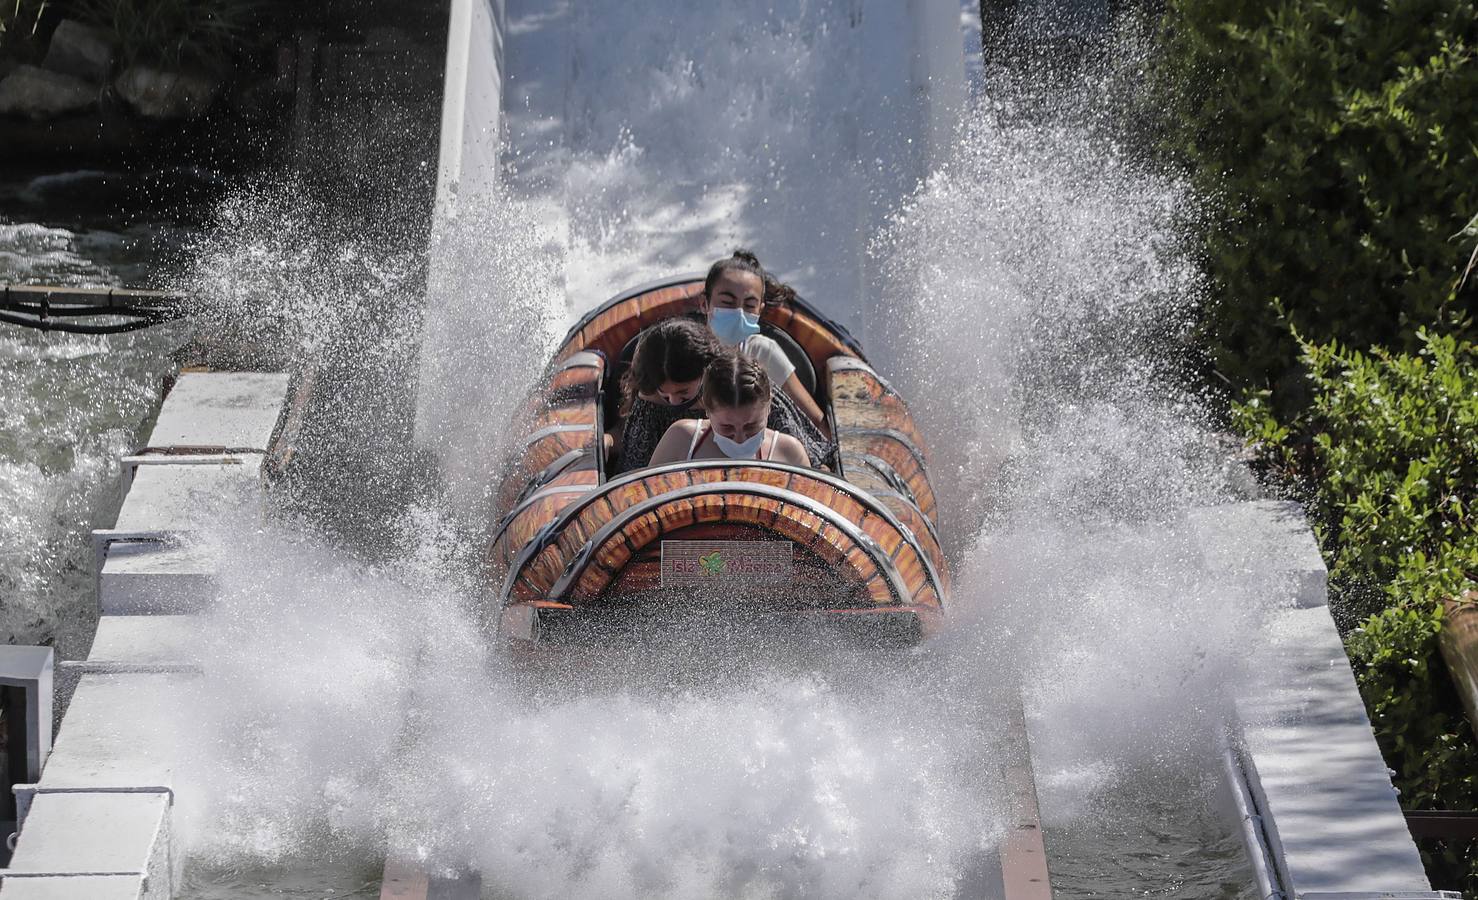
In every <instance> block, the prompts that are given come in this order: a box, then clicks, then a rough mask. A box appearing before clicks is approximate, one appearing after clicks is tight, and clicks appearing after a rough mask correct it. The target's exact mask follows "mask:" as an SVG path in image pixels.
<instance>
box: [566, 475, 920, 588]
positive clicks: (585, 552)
mask: <svg viewBox="0 0 1478 900" xmlns="http://www.w3.org/2000/svg"><path fill="white" fill-rule="evenodd" d="M705 494H726V495H733V494H743V495H747V496H751V497H764V498H766V499H769V500H778V501H780V502H781V503H786V504H789V505H790V506H797V507H800V508H802V509H804V510H806V511H807V512H810V513H811V514H813V515H815V516H816V517H817V518H819V519H821V520H822V521H823V522H826V523H827V524H828V525H831V526H832V527H833V528H835V529H837V530H838V531H840V532H842V533H843V534H845V535H846V536H847V537H848V539H850V540H851V541H852V542H853V543H854V544H856V545H857V546H859V547H861V548H862V550H863V552H864V553H866V554H867V555H868V558H869V559H871V560H872V561H873V564H874V565H876V566H877V567H878V571H880V572H882V573H883V577H884V578H885V579H886V580H887V583H888V592H889V593H890V594H891V595H892V597H893V602H894V603H895V604H900V605H901V604H904V603H907V602H908V601H909V600H910V599H911V597H910V595H909V593H908V587H907V586H906V585H905V584H904V583H903V576H901V575H899V574H898V567H897V566H895V565H893V560H892V559H891V558H890V557H889V556H888V554H886V553H884V552H883V548H882V547H880V546H878V544H877V542H876V541H874V540H873V539H872V538H870V537H868V536H867V535H866V534H864V533H863V531H862V529H861V528H858V527H857V526H856V525H855V524H853V523H852V522H851V521H850V520H849V519H847V518H846V517H845V516H843V515H842V514H841V513H839V512H837V511H836V510H834V509H832V508H831V507H829V506H827V505H826V504H824V503H822V502H820V501H819V500H816V499H815V498H812V497H808V496H806V495H805V494H798V493H796V492H795V491H787V490H785V489H783V488H777V487H775V486H773V485H768V484H756V483H755V482H752V481H712V482H709V483H707V484H701V485H692V486H690V487H685V488H682V489H680V490H676V491H668V492H667V493H665V494H658V495H657V496H656V497H652V498H650V499H648V500H645V501H643V502H641V503H638V504H636V505H635V506H632V507H630V508H629V509H626V510H624V511H622V513H621V514H620V515H617V516H614V517H612V518H611V520H610V521H609V522H607V523H606V524H604V525H602V526H601V527H600V529H599V530H598V531H596V532H595V534H594V535H593V536H591V538H590V540H589V541H587V542H586V543H585V546H583V547H581V548H580V550H579V552H577V553H576V554H575V555H574V556H573V557H571V558H570V563H569V565H568V566H566V567H565V571H564V574H563V575H561V576H560V577H559V580H558V581H556V582H555V583H554V587H552V588H551V589H550V591H549V595H550V596H551V597H563V596H565V595H567V594H568V593H569V592H570V588H571V586H572V585H574V584H575V582H576V581H577V580H578V579H579V578H580V576H581V575H582V574H583V573H584V572H585V567H586V566H588V565H589V564H590V561H591V559H593V558H594V557H595V554H596V552H597V551H599V550H600V549H601V548H602V547H604V546H605V545H606V544H607V543H608V542H610V541H611V540H612V539H614V538H616V537H618V536H620V535H622V534H623V533H624V530H625V528H626V526H627V525H628V524H630V523H631V522H632V521H633V520H635V519H639V518H641V517H642V516H644V515H647V514H648V513H651V512H654V511H656V510H658V509H661V508H662V507H664V506H667V505H668V504H671V503H677V502H679V501H682V500H691V499H693V498H695V497H701V496H704V495H705ZM915 552H917V551H915ZM919 556H920V558H921V559H922V557H923V554H922V553H920V554H919ZM935 593H936V594H937V593H938V590H937V589H936V591H935ZM940 596H941V599H942V595H940Z"/></svg>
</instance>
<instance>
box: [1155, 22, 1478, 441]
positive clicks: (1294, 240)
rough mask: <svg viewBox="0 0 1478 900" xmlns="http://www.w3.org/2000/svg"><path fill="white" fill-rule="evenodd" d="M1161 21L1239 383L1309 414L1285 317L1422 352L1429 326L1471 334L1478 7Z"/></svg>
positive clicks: (1177, 133)
mask: <svg viewBox="0 0 1478 900" xmlns="http://www.w3.org/2000/svg"><path fill="white" fill-rule="evenodd" d="M1162 23H1163V26H1164V29H1163V34H1164V42H1163V45H1162V53H1161V55H1160V57H1159V61H1158V64H1157V67H1156V71H1157V79H1156V80H1157V83H1158V85H1159V87H1160V89H1161V90H1160V93H1159V94H1158V95H1159V96H1161V97H1162V98H1163V101H1162V105H1163V106H1164V107H1165V108H1167V109H1168V110H1169V115H1167V116H1166V117H1165V122H1166V123H1167V124H1166V126H1165V133H1164V148H1165V149H1166V150H1167V151H1168V152H1169V153H1170V154H1171V156H1172V157H1173V158H1174V159H1176V160H1178V161H1179V162H1181V163H1183V164H1184V165H1185V166H1187V167H1188V169H1189V171H1190V173H1191V177H1192V178H1193V180H1194V181H1195V183H1196V184H1197V186H1198V188H1199V189H1200V191H1201V192H1202V194H1203V195H1204V196H1205V197H1208V198H1210V199H1211V201H1212V209H1211V210H1210V221H1209V222H1208V224H1209V226H1210V227H1208V228H1207V230H1206V232H1205V262H1206V265H1207V267H1208V269H1209V274H1210V275H1211V282H1212V285H1213V291H1214V293H1215V298H1214V300H1215V303H1214V304H1213V309H1212V311H1211V313H1210V315H1209V321H1208V323H1207V325H1208V328H1207V344H1208V350H1209V351H1210V355H1211V358H1212V361H1213V364H1214V365H1215V366H1216V367H1217V369H1218V370H1219V371H1220V372H1222V373H1224V374H1225V375H1226V376H1228V377H1229V378H1230V379H1231V380H1232V381H1233V383H1234V384H1236V385H1237V386H1239V387H1274V386H1276V387H1278V388H1279V389H1280V391H1279V397H1278V402H1279V404H1280V408H1281V409H1282V410H1283V411H1285V412H1287V411H1289V410H1291V409H1295V408H1297V407H1298V406H1299V405H1301V404H1300V401H1301V400H1302V399H1303V398H1302V397H1301V396H1298V395H1297V391H1293V390H1290V389H1291V388H1292V387H1293V386H1294V385H1295V384H1297V381H1296V379H1294V378H1293V377H1292V376H1293V375H1294V374H1295V373H1296V359H1297V356H1298V348H1297V346H1296V345H1295V343H1294V342H1293V341H1292V339H1291V338H1290V336H1289V332H1288V329H1287V328H1286V327H1285V325H1284V323H1283V322H1281V321H1280V315H1279V312H1278V311H1277V309H1276V308H1275V306H1274V305H1273V304H1274V303H1275V302H1280V303H1281V305H1282V308H1283V309H1285V310H1286V312H1287V315H1288V317H1289V319H1290V321H1291V322H1292V324H1293V325H1294V326H1295V327H1296V328H1297V329H1298V330H1299V331H1300V332H1301V333H1302V334H1304V335H1306V336H1307V337H1309V338H1310V339H1311V340H1313V341H1315V342H1318V343H1324V342H1329V341H1338V342H1339V343H1341V344H1342V345H1345V346H1355V347H1365V346H1374V345H1382V346H1389V347H1392V348H1393V349H1397V350H1407V351H1409V350H1413V349H1415V347H1416V345H1417V339H1416V331H1417V329H1418V328H1420V327H1422V326H1430V325H1439V326H1441V327H1442V329H1443V330H1445V331H1458V332H1462V331H1463V330H1464V329H1466V328H1468V327H1469V325H1468V321H1469V318H1470V315H1471V312H1472V309H1473V305H1474V293H1475V290H1478V284H1475V279H1469V280H1468V281H1467V283H1466V284H1464V285H1462V286H1461V287H1459V283H1460V281H1461V276H1462V273H1463V270H1464V268H1465V267H1466V264H1467V263H1468V261H1469V259H1470V256H1471V252H1472V250H1473V247H1472V243H1473V242H1472V240H1471V237H1472V227H1471V223H1472V222H1474V221H1475V219H1474V214H1475V212H1478V116H1474V115H1473V114H1472V110H1474V109H1475V108H1478V57H1475V47H1478V6H1475V4H1474V3H1473V2H1472V0H1402V2H1391V0H1169V2H1168V4H1167V7H1166V12H1165V15H1164V18H1163V20H1162ZM1465 229H1466V231H1467V234H1466V236H1464V232H1465Z"/></svg>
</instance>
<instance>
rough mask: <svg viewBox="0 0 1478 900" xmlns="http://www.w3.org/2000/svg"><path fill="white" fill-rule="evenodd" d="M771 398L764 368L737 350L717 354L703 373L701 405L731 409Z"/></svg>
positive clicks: (768, 379) (768, 380) (768, 377)
mask: <svg viewBox="0 0 1478 900" xmlns="http://www.w3.org/2000/svg"><path fill="white" fill-rule="evenodd" d="M769 399H770V376H769V375H766V374H765V367H764V366H762V365H760V364H759V363H758V362H756V361H755V360H753V359H752V358H750V357H748V356H745V355H744V354H743V353H741V352H739V350H738V349H733V350H725V351H723V352H722V353H720V354H719V355H718V356H717V357H716V358H715V359H714V360H713V362H711V363H709V364H708V368H707V369H706V370H705V371H704V372H703V405H704V406H705V407H707V408H709V409H713V408H714V407H715V406H723V407H727V408H732V407H736V406H749V405H750V404H751V403H755V402H757V401H760V400H764V401H766V402H768V401H769Z"/></svg>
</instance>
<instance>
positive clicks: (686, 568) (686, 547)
mask: <svg viewBox="0 0 1478 900" xmlns="http://www.w3.org/2000/svg"><path fill="white" fill-rule="evenodd" d="M794 574H795V551H794V550H793V549H792V547H791V543H790V541H663V542H662V586H663V587H665V588H666V587H683V586H692V585H698V586H703V585H708V586H713V585H715V584H734V583H743V584H746V585H756V584H765V585H781V584H787V583H789V582H790V580H791V578H792V577H793V576H794Z"/></svg>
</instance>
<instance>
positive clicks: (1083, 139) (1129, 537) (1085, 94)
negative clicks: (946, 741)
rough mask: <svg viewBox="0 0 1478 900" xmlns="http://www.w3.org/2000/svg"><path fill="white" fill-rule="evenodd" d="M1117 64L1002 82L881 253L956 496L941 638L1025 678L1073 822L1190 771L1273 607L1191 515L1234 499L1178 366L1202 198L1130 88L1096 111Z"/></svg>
mask: <svg viewBox="0 0 1478 900" xmlns="http://www.w3.org/2000/svg"><path fill="white" fill-rule="evenodd" d="M1120 49H1121V50H1123V51H1125V54H1127V56H1126V55H1125V54H1119V55H1118V57H1117V59H1118V62H1119V63H1120V64H1124V63H1125V60H1126V59H1128V60H1129V65H1130V66H1131V67H1132V60H1133V54H1134V53H1135V52H1136V51H1135V50H1134V48H1133V47H1126V48H1120ZM1090 71H1091V70H1090ZM1121 71H1122V70H1119V71H1116V72H1110V73H1104V72H1102V71H1099V72H1098V73H1097V74H1095V75H1093V76H1092V77H1091V78H1090V77H1088V76H1081V77H1082V78H1083V85H1082V86H1081V89H1079V90H1067V91H1064V90H1056V91H1051V92H1044V91H1042V90H1041V86H1040V85H1036V84H1027V85H1025V87H1026V88H1028V90H1021V89H1020V88H1021V85H1016V86H1015V87H1014V88H1013V86H1012V85H1010V84H1008V83H1006V82H1001V83H999V84H997V85H995V86H994V88H993V90H992V91H990V92H988V94H987V96H985V97H982V98H980V100H979V102H978V105H977V108H976V110H975V114H974V116H973V118H972V120H971V122H970V123H969V124H968V125H967V127H966V128H965V130H964V134H963V137H962V139H961V141H960V143H959V146H958V148H957V150H956V152H955V153H954V155H953V157H952V158H951V159H950V160H949V161H948V163H947V164H946V165H945V166H944V167H943V168H942V169H941V170H940V171H938V172H936V173H935V174H934V175H933V176H932V177H931V179H930V180H929V182H928V183H927V184H926V185H925V186H924V187H923V188H922V189H921V191H920V192H919V193H918V194H917V195H916V196H915V197H914V198H913V199H912V200H911V201H910V202H909V203H908V204H906V205H905V206H904V208H903V209H901V210H900V211H899V212H898V213H897V214H896V215H895V216H894V217H893V220H892V223H891V226H890V228H889V229H888V230H887V231H886V233H885V234H883V235H882V236H881V237H880V238H879V240H878V241H876V242H875V244H874V247H873V252H874V254H875V256H876V257H877V258H878V259H879V263H880V266H879V267H880V269H881V270H882V272H883V277H884V282H885V287H884V290H885V292H886V293H885V295H886V296H893V297H897V298H899V302H900V308H899V309H898V310H897V311H898V315H899V319H900V323H901V326H902V328H901V330H902V331H903V332H904V340H903V342H902V345H903V346H904V347H905V348H906V351H905V353H904V357H905V358H904V359H903V360H900V362H901V363H902V366H901V368H902V371H901V374H900V378H899V381H900V382H901V383H903V384H904V385H905V386H906V390H907V393H908V395H909V396H910V397H912V398H913V399H914V409H915V410H916V413H917V414H918V416H919V418H920V420H921V421H922V423H923V425H924V432H925V433H926V434H928V435H930V436H931V437H932V439H933V441H934V445H933V448H934V451H935V459H936V470H935V471H936V477H937V478H938V479H939V481H940V482H941V483H942V495H943V496H950V497H953V498H956V503H955V504H954V505H953V506H952V508H951V509H950V510H949V515H950V517H951V527H950V528H948V529H946V531H947V533H949V534H950V535H951V536H952V537H953V538H954V539H956V540H959V541H961V546H959V547H957V549H956V555H957V558H959V560H960V577H959V578H958V581H957V585H956V589H955V592H954V593H955V595H954V598H953V599H954V605H953V611H954V616H955V623H954V628H953V629H952V634H951V635H949V636H947V637H946V638H945V640H944V641H943V645H944V649H943V652H945V653H947V654H950V655H952V657H953V658H954V660H955V662H956V664H957V665H958V666H959V667H960V668H961V670H962V672H965V673H973V674H974V675H975V676H976V677H977V678H978V679H982V680H983V679H985V678H988V677H992V676H995V677H1002V676H1004V677H1007V678H1010V679H1011V680H1013V681H1015V682H1017V683H1019V684H1020V685H1021V690H1022V694H1023V697H1024V699H1025V701H1026V704H1027V708H1028V712H1029V715H1030V717H1031V720H1032V729H1031V730H1032V733H1033V738H1034V751H1035V754H1036V757H1037V768H1038V777H1039V783H1040V784H1041V785H1042V787H1043V790H1044V800H1045V807H1046V809H1045V812H1046V815H1047V816H1048V818H1049V821H1055V822H1058V823H1061V822H1063V821H1064V820H1065V819H1071V817H1072V816H1073V815H1075V814H1076V811H1082V810H1085V809H1087V806H1086V805H1085V804H1086V803H1087V802H1088V801H1089V800H1090V799H1091V798H1092V796H1093V794H1094V793H1095V791H1099V790H1124V789H1128V790H1132V791H1137V792H1140V793H1141V794H1143V795H1146V796H1151V795H1154V794H1155V792H1156V791H1157V790H1161V789H1162V788H1159V787H1158V786H1157V784H1158V783H1164V782H1163V781H1162V779H1164V778H1165V777H1166V776H1168V775H1170V774H1171V773H1187V774H1189V775H1190V776H1192V779H1191V780H1192V781H1193V782H1195V781H1197V780H1198V779H1196V778H1195V777H1194V776H1195V775H1196V773H1197V772H1198V771H1200V769H1201V767H1203V766H1204V759H1205V755H1206V750H1207V748H1208V747H1209V746H1210V745H1211V744H1212V742H1213V741H1214V738H1215V735H1216V734H1217V733H1218V732H1219V731H1220V729H1221V728H1222V726H1223V723H1224V722H1225V721H1226V720H1227V718H1228V716H1229V714H1230V712H1231V708H1230V699H1231V697H1232V696H1234V695H1235V694H1236V692H1237V691H1238V690H1239V686H1242V685H1246V684H1248V683H1249V682H1248V679H1249V677H1250V675H1249V671H1248V666H1247V663H1246V658H1247V657H1248V655H1249V654H1248V652H1247V648H1249V647H1255V646H1257V645H1259V644H1260V643H1261V639H1260V634H1261V629H1262V628H1263V623H1264V620H1265V616H1266V615H1267V613H1268V612H1269V606H1268V603H1267V601H1266V600H1263V599H1261V598H1259V597H1254V596H1252V593H1251V592H1250V590H1248V589H1247V587H1246V586H1243V585H1238V584H1235V583H1226V582H1225V581H1224V580H1221V581H1218V580H1216V579H1213V578H1211V577H1210V576H1208V574H1207V573H1206V572H1205V571H1204V569H1203V567H1202V564H1201V548H1200V547H1198V546H1197V543H1196V540H1195V538H1194V537H1193V536H1191V535H1190V534H1189V531H1188V528H1187V527H1186V525H1185V519H1184V515H1185V513H1186V511H1187V510H1188V509H1190V508H1192V507H1196V506H1202V505H1209V504H1214V503H1218V502H1226V501H1229V500H1232V499H1237V498H1235V497H1234V496H1232V494H1231V492H1230V490H1229V489H1228V487H1227V484H1228V482H1227V478H1226V473H1225V468H1226V460H1225V458H1224V455H1223V454H1220V453H1219V452H1218V451H1217V450H1216V446H1217V441H1216V438H1215V435H1214V432H1213V429H1212V421H1213V417H1212V415H1211V404H1210V403H1209V401H1208V399H1207V398H1206V397H1205V396H1203V395H1201V394H1200V393H1198V392H1197V391H1195V390H1191V389H1188V388H1187V387H1186V385H1187V384H1189V383H1192V382H1190V381H1189V379H1187V378H1186V377H1185V373H1184V372H1183V371H1182V361H1183V360H1184V358H1185V356H1186V345H1187V334H1188V332H1189V330H1190V327H1191V326H1192V324H1193V322H1194V319H1195V316H1196V314H1197V311H1198V307H1199V303H1200V301H1201V297H1202V290H1201V283H1200V280H1199V276H1198V274H1197V267H1196V266H1195V257H1194V254H1193V250H1192V248H1191V246H1190V233H1189V232H1188V230H1187V229H1186V228H1185V225H1184V223H1186V222H1187V221H1188V220H1191V219H1193V218H1194V217H1195V215H1196V214H1197V204H1196V200H1195V198H1194V197H1193V196H1192V195H1191V194H1190V193H1189V191H1188V189H1187V187H1186V186H1185V185H1184V184H1183V183H1182V182H1180V181H1178V180H1177V179H1176V178H1174V177H1171V176H1167V175H1166V174H1164V173H1162V172H1159V171H1157V170H1156V169H1155V168H1154V167H1152V166H1149V165H1146V164H1145V163H1144V161H1143V160H1142V159H1141V158H1140V157H1139V156H1138V155H1137V154H1136V153H1135V152H1133V150H1132V149H1131V145H1130V144H1128V143H1127V142H1125V141H1123V140H1122V138H1123V137H1124V133H1123V130H1122V129H1121V128H1118V127H1115V125H1114V123H1113V122H1112V117H1113V116H1114V115H1115V114H1116V113H1117V112H1119V111H1121V110H1122V109H1123V104H1122V102H1121V103H1119V104H1116V105H1115V104H1109V105H1105V104H1104V102H1103V101H1104V96H1103V94H1104V90H1105V86H1106V85H1108V84H1115V85H1117V86H1118V87H1120V88H1122V87H1124V84H1123V82H1122V81H1120V80H1118V75H1119V74H1120V73H1121ZM1227 539H1228V540H1236V539H1238V538H1237V537H1236V536H1230V535H1229V536H1227ZM982 663H987V664H988V665H986V666H982ZM962 677H965V678H966V680H967V681H968V677H969V676H962ZM1146 771H1154V772H1155V773H1156V774H1155V775H1154V776H1153V779H1154V780H1148V781H1145V780H1143V779H1144V774H1143V773H1144V772H1146ZM1135 773H1138V774H1135ZM1125 779H1141V782H1140V783H1138V784H1133V785H1128V786H1126V785H1125V783H1124V781H1125ZM1170 780H1171V781H1174V780H1175V779H1173V778H1172V779H1170ZM1201 780H1202V781H1204V779H1201Z"/></svg>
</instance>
